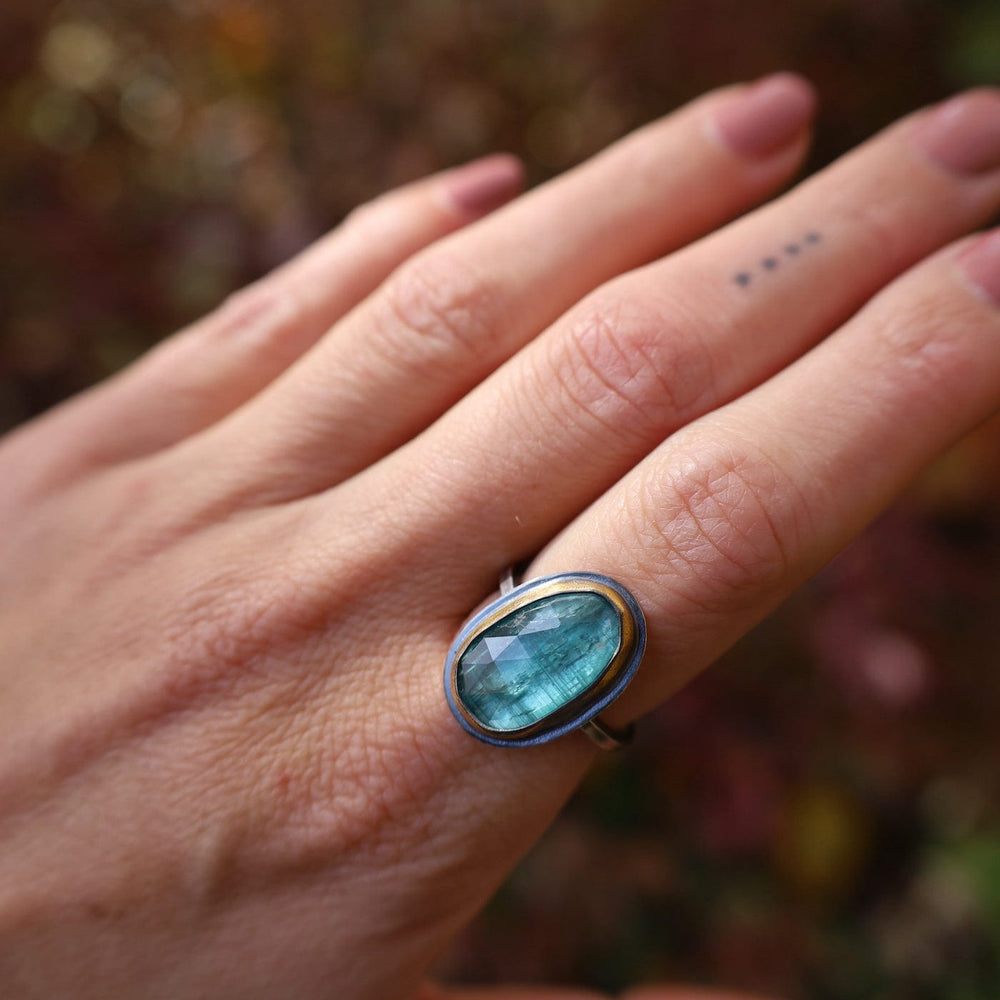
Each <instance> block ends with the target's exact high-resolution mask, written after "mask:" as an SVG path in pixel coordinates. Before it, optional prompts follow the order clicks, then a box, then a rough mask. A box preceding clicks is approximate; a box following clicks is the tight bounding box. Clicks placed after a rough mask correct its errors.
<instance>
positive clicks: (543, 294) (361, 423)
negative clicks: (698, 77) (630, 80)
mask: <svg viewBox="0 0 1000 1000" xmlns="http://www.w3.org/2000/svg"><path fill="white" fill-rule="evenodd" d="M812 106H813V98H812V93H811V90H810V89H809V88H808V86H807V85H806V84H805V83H804V82H803V81H801V80H799V79H798V78H796V77H790V76H787V75H783V76H780V77H778V78H776V79H772V80H770V81H765V82H764V83H761V84H758V85H757V86H756V87H749V88H745V87H744V88H736V89H735V90H734V89H728V90H726V91H723V92H721V93H716V94H712V95H709V97H707V98H704V99H701V100H699V101H696V102H695V103H694V104H693V105H691V106H689V107H687V108H685V109H683V110H682V111H680V112H678V113H676V114H675V115H672V116H670V117H669V118H667V119H666V120H664V121H662V122H658V123H656V124H654V125H651V126H648V127H647V128H645V129H643V130H641V131H640V132H638V133H637V134H635V135H633V136H631V137H629V138H627V139H625V140H624V141H622V142H620V143H619V144H617V145H616V146H614V147H612V148H611V149H610V150H608V151H606V152H605V153H603V154H601V155H600V156H598V157H596V158H595V159H594V160H593V161H591V162H589V163H587V164H585V165H584V166H582V167H580V168H578V169H577V170H575V171H572V172H570V173H569V174H567V175H566V176H565V177H562V178H560V179H558V180H556V181H554V182H552V183H551V184H548V185H545V186H544V187H543V188H541V189H539V190H538V191H536V192H533V193H532V194H530V195H528V196H527V197H525V198H522V199H520V200H519V201H517V202H515V203H514V204H513V205H511V206H509V207H508V208H507V209H506V210H505V211H503V212H501V213H498V214H497V215H496V216H495V217H493V218H492V219H490V220H489V221H488V222H487V223H486V224H484V225H481V226H477V227H474V228H473V229H470V230H469V231H468V232H466V233H464V234H459V235H457V236H455V237H452V238H451V239H449V240H445V241H442V242H440V243H438V244H436V245H435V246H434V247H431V248H430V249H428V250H427V251H425V252H424V253H422V254H419V255H417V256H416V257H415V258H414V259H413V260H411V261H410V262H409V263H408V264H407V265H406V266H404V267H403V268H401V269H400V270H399V271H398V272H397V273H396V274H395V275H394V276H393V278H392V279H391V280H390V281H389V282H388V283H387V284H386V286H385V287H384V288H383V289H381V290H380V291H379V292H378V293H377V294H376V295H375V296H374V297H373V298H372V299H370V300H369V302H368V303H366V304H364V305H363V306H362V307H361V308H360V309H358V310H356V311H355V312H354V313H353V314H352V315H351V316H350V317H348V318H347V319H346V320H345V322H344V323H343V324H341V325H340V326H339V327H338V329H337V330H336V331H334V332H333V333H332V334H331V336H330V337H328V338H326V339H325V340H324V342H323V343H322V344H320V345H319V346H318V347H317V349H316V350H315V351H313V352H312V353H311V354H310V355H309V356H308V357H307V358H304V359H303V361H302V362H301V363H300V364H299V365H297V366H296V367H294V368H293V369H292V370H290V371H289V372H288V373H287V375H286V376H285V377H284V378H283V379H281V380H280V381H278V382H277V383H275V385H274V386H273V387H272V388H271V389H270V390H269V391H268V392H267V393H265V394H263V395H262V396H261V397H260V398H259V399H258V400H256V401H255V402H254V404H253V405H252V406H250V407H247V408H246V409H245V410H244V411H243V412H242V413H240V414H237V415H236V417H235V419H234V420H233V421H231V422H229V423H228V425H227V426H224V427H221V428H219V433H218V434H215V435H213V442H212V443H213V444H214V446H215V449H216V451H217V452H219V453H223V454H225V455H227V456H228V458H227V461H233V460H234V456H235V460H236V461H238V460H239V457H238V449H237V448H236V447H235V444H236V442H242V441H246V440H253V441H255V442H257V445H256V447H255V448H254V450H253V451H252V452H249V453H246V461H247V463H248V468H247V476H248V478H249V479H250V480H251V481H252V482H255V483H256V482H259V481H261V479H262V476H261V472H262V470H266V472H267V479H266V482H263V483H262V484H261V486H262V489H265V490H268V491H274V490H279V491H280V493H279V494H278V495H279V496H281V497H290V496H298V495H301V494H303V493H308V492H310V491H313V490H316V489H322V488H325V487H327V486H329V485H331V484H332V483H334V482H336V481H338V480H340V479H343V478H345V477H346V476H348V475H350V474H352V473H354V472H355V471H357V470H358V469H359V468H362V467H364V466H365V465H367V464H369V463H371V462H372V461H374V460H375V459H377V458H379V457H380V456H382V455H384V454H385V453H387V452H388V451H390V450H392V449H393V448H394V447H396V446H397V445H399V444H400V443H402V442H403V441H405V440H406V439H407V438H409V437H411V436H412V435H413V434H415V433H416V432H417V431H419V430H421V429H422V428H423V427H425V426H426V425H427V424H428V423H430V422H431V421H432V420H433V419H434V418H435V417H437V416H438V415H439V414H440V413H441V412H442V411H443V410H445V409H446V408H447V407H448V406H449V405H451V404H452V403H454V401H455V400H456V399H458V398H460V397H461V396H462V395H463V394H464V393H465V392H467V391H468V390H469V389H470V388H471V387H472V386H473V385H475V384H476V383H477V382H478V381H480V380H481V379H482V378H483V377H484V376H485V375H486V374H488V373H489V372H490V371H491V370H492V369H493V368H494V367H495V366H496V365H497V364H498V363H499V362H501V361H503V360H504V359H505V358H507V357H508V356H509V355H511V354H512V353H513V352H515V351H516V350H518V349H519V348H520V347H521V346H523V345H524V344H525V343H526V342H527V341H529V340H530V339H531V338H532V337H534V336H535V335H536V334H537V333H538V331H539V330H541V329H542V328H543V327H544V326H545V325H546V324H547V323H549V322H551V321H552V320H553V319H554V318H555V317H556V316H557V315H559V313H561V312H562V311H563V310H564V309H566V308H567V307H568V306H570V305H571V304H572V303H574V302H575V301H577V300H578V299H579V298H580V297H581V296H582V295H584V294H586V293H587V292H588V291H590V290H591V289H592V288H593V287H594V286H595V285H597V284H599V283H600V282H601V281H603V280H605V279H607V278H609V277H611V276H612V275H615V274H618V273H620V272H621V271H623V270H626V269H628V268H630V267H634V266H635V265H637V264H639V263H642V262H644V261H647V260H650V259H652V258H654V257H656V256H657V255H659V254H661V253H663V252H665V251H667V250H670V249H672V248H674V247H677V246H680V245H683V244H685V243H687V242H688V241H689V240H691V239H692V238H694V237H696V236H698V235H700V234H702V233H703V232H705V231H706V230H709V229H712V228H713V227H715V226H716V225H718V224H719V223H721V222H723V221H725V220H726V219H728V218H729V217H731V216H732V215H734V214H735V213H738V212H740V211H741V210H743V209H745V208H746V207H747V206H749V205H751V204H753V203H754V202H756V201H757V200H759V199H760V198H761V197H762V196H764V195H765V194H767V193H769V192H770V191H772V190H773V189H774V188H775V186H776V185H778V184H780V183H781V182H783V181H784V180H785V179H787V177H788V176H789V175H790V173H791V172H792V170H793V169H794V168H795V166H796V165H797V164H798V162H799V161H800V159H801V156H802V154H803V151H804V149H805V145H806V141H807V136H806V133H805V128H806V124H807V121H808V119H809V117H810V115H811V111H812ZM345 428H349V429H350V431H349V433H345ZM333 441H335V442H336V446H335V447H331V442H333ZM269 495H270V494H269Z"/></svg>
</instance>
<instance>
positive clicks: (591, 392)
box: [561, 292, 714, 438]
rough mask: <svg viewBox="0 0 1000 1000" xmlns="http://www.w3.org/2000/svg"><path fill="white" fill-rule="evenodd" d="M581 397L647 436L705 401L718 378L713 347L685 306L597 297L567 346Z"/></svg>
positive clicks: (598, 413)
mask: <svg viewBox="0 0 1000 1000" xmlns="http://www.w3.org/2000/svg"><path fill="white" fill-rule="evenodd" d="M564 354H565V360H564V361H563V362H562V365H561V367H563V369H564V370H565V371H566V373H567V375H566V376H564V379H563V381H564V383H568V387H569V386H571V387H572V389H571V394H572V396H573V399H574V403H575V404H576V405H577V406H579V407H581V408H582V409H584V410H585V411H586V412H588V413H590V414H591V415H592V416H593V417H594V418H595V419H596V420H598V421H600V422H601V423H604V424H607V425H610V426H614V427H615V428H617V429H618V430H619V432H621V433H626V434H629V435H636V436H639V437H642V438H647V437H648V436H649V434H650V433H658V432H661V431H662V430H663V429H664V428H665V427H670V426H677V425H679V424H681V423H683V422H685V421H686V420H687V419H689V418H690V417H691V416H692V415H693V414H694V413H695V412H696V411H697V410H698V408H699V405H700V403H701V401H702V400H703V398H704V397H705V396H706V394H708V393H709V392H710V390H711V386H712V385H713V382H714V377H713V372H712V362H711V358H710V356H709V351H708V348H707V347H706V345H705V342H704V341H703V340H702V338H701V337H700V336H699V335H698V334H697V333H695V332H694V327H693V325H692V324H690V323H686V322H685V321H684V319H683V316H682V314H681V313H678V315H677V316H676V317H673V318H668V317H667V316H666V315H665V312H664V310H663V309H661V308H660V307H659V306H657V305H655V304H652V303H650V302H649V301H647V300H644V299H643V298H642V297H641V296H636V297H635V298H630V297H628V296H623V295H622V294H621V293H620V292H618V293H615V294H603V295H596V296H592V297H591V299H590V300H589V301H588V302H587V303H585V305H584V306H583V307H582V309H581V312H580V313H579V314H578V315H577V316H576V317H575V319H574V321H573V322H572V323H571V325H570V327H569V330H568V338H567V343H566V345H565V347H564Z"/></svg>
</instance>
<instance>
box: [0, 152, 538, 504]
mask: <svg viewBox="0 0 1000 1000" xmlns="http://www.w3.org/2000/svg"><path fill="white" fill-rule="evenodd" d="M522 185H523V170H522V167H521V164H520V161H518V160H517V159H516V158H515V157H513V156H507V155H502V154H501V155H496V156H490V157H486V158H485V159H482V160H477V161H475V162H473V163H470V164H467V165H466V166H464V167H460V168H457V169H455V170H450V171H446V172H445V173H442V174H437V175H435V176H433V177H430V178H427V179H424V180H421V181H417V182H415V183H412V184H409V185H407V186H405V187H402V188H399V189H397V190H395V191H391V192H389V193H388V194H385V195H382V196H381V197H379V198H377V199H375V200H374V201H372V202H370V203H369V204H367V205H364V206H362V207H361V208H359V209H357V210H355V211H354V212H353V213H352V214H351V215H350V216H348V218H347V219H346V220H345V222H344V223H343V224H342V225H341V226H339V227H338V228H337V229H336V230H334V231H333V232H332V233H330V234H329V235H328V236H326V237H325V238H324V239H322V240H320V241H319V242H318V243H316V244H314V245H313V246H312V247H310V248H309V249H308V250H306V251H304V252H303V253H302V254H300V255H299V256H298V257H296V258H295V259H293V260H292V261H290V262H289V263H288V264H285V265H283V266H282V267H280V268H278V269H277V270H276V271H274V272H272V273H271V274H269V275H268V276H266V277H265V278H263V279H261V280H260V281H258V282H256V283H254V284H253V285H250V286H249V287H247V288H245V289H244V290H242V291H240V292H238V293H236V294H235V295H234V296H232V297H231V298H230V299H229V300H227V301H226V302H225V303H224V304H223V305H222V306H221V307H220V308H219V309H217V310H216V311H215V312H214V313H212V314H210V315H209V316H207V317H206V318H205V319H203V320H201V321H200V322H198V323H195V324H194V325H193V326H191V327H189V328H188V329H186V330H184V331H183V332H181V333H179V334H177V335H176V336H174V337H171V338H170V339H168V340H166V341H165V342H164V343H162V344H161V345H159V347H157V348H156V349H155V350H153V351H152V352H151V353H150V354H148V355H147V356H146V357H145V358H143V359H141V360H140V361H138V362H137V363H136V364H134V365H133V366H131V367H130V368H128V369H126V370H125V371H124V372H122V373H121V374H120V375H118V376H116V377H115V378H113V379H111V380H110V381H108V382H106V383H104V384H102V385H100V386H98V387H96V388H95V389H92V390H90V391H89V392H87V393H84V394H83V395H81V396H79V397H77V398H75V399H73V400H71V401H69V402H68V403H65V404H63V405H62V406H60V407H58V408H57V409H55V410H54V411H52V412H51V413H50V414H48V415H46V416H45V417H43V418H41V419H40V420H37V421H35V422H34V423H32V424H29V425H27V426H26V427H25V428H23V429H22V430H21V431H20V432H17V433H15V434H14V435H12V436H11V437H10V438H8V440H7V441H6V442H5V445H4V448H3V449H2V454H3V455H4V458H5V459H6V462H7V468H8V469H10V467H11V465H10V463H11V462H12V461H13V462H15V463H16V464H17V465H18V466H19V468H18V472H20V473H23V476H21V475H18V477H17V478H18V479H19V480H20V481H21V483H22V486H23V485H26V483H25V478H30V480H31V481H32V482H33V483H34V484H35V485H36V486H42V487H43V488H44V486H45V485H47V484H50V483H52V482H53V481H63V480H66V479H70V478H73V477H74V476H76V475H78V474H80V473H83V472H86V471H87V470H88V469H91V468H94V467H99V466H103V465H108V464H112V463H115V462H121V461H127V460H129V459H132V458H138V457H141V456H143V455H148V454H151V453H152V452H154V451H158V450H160V449H162V448H165V447H168V446H169V445H172V444H175V443H176V442H178V441H180V440H182V439H183V438H185V437H188V436H190V435H192V434H194V433H196V432H198V431H200V430H202V429H204V428H205V427H207V426H209V425H210V424H212V423H214V422H215V421H217V420H219V419H221V418H222V417H223V416H225V415H226V414H228V413H230V412H231V411H232V410H234V409H236V408H237V407H238V406H240V405H241V404H242V403H244V402H246V401H247V400H248V399H250V398H251V397H253V396H254V395H255V394H256V393H258V392H259V391H260V390H261V389H262V388H264V386H266V385H267V384H268V383H269V382H271V381H272V380H273V379H274V378H276V377H277V376H278V375H280V374H281V372H282V371H284V370H285V368H287V367H288V366H289V365H290V364H291V363H292V362H293V361H295V360H296V359H298V358H299V357H300V356H301V355H302V354H304V353H305V352H306V351H307V350H308V349H309V348H310V347H311V346H312V345H313V344H314V343H315V342H316V341H317V340H319V338H320V337H321V336H322V335H323V334H324V333H325V332H326V331H327V330H328V329H329V328H330V327H331V326H332V325H333V324H335V323H336V322H337V320H339V319H340V318H341V317H342V316H344V315H345V314H346V313H347V312H348V311H350V310H351V309H352V308H353V307H354V306H355V305H357V304H358V303H359V302H360V301H361V300H362V299H364V298H365V297H366V296H368V295H369V294H370V293H371V292H372V291H374V289H375V288H377V287H378V286H379V285H380V284H381V283H382V282H383V281H384V280H385V279H386V278H387V277H388V275H389V274H390V273H391V272H392V271H393V270H395V268H396V267H397V266H398V265H399V264H401V263H402V262H403V261H404V260H406V259H407V258H408V257H410V256H412V255H413V254H414V253H416V252H417V251H418V250H420V249H422V248H423V247H425V246H427V245H429V244H430V243H433V242H434V241H435V240H437V239H440V238H441V237H443V236H446V235H448V234H449V233H450V232H453V231H454V230H457V229H460V228H461V227H462V226H464V225H467V224H468V223H470V222H473V221H475V220H476V219H478V218H480V217H481V216H483V215H485V214H487V213H488V212H490V211H492V210H493V209H494V208H498V207H499V206H500V205H502V204H504V203H505V202H507V201H509V200H510V198H511V197H513V196H514V195H516V194H517V193H519V192H520V190H521V188H522ZM40 456H49V457H48V458H47V459H46V458H44V457H40ZM19 459H23V461H19ZM12 478H13V476H12Z"/></svg>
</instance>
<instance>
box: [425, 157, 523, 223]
mask: <svg viewBox="0 0 1000 1000" xmlns="http://www.w3.org/2000/svg"><path fill="white" fill-rule="evenodd" d="M523 187H524V167H523V166H522V164H521V161H520V160H519V159H518V158H517V157H516V156H510V155H508V154H507V153H498V154H496V155H494V156H487V157H485V158H484V159H482V160H476V161H475V162H473V163H468V164H466V165H465V166H464V167H458V168H457V169H456V170H452V171H451V172H449V173H447V174H445V176H444V178H443V179H442V184H441V190H442V192H443V194H444V196H445V198H446V199H447V201H448V202H449V204H450V205H451V207H452V208H456V209H458V211H460V212H464V213H466V214H469V215H485V214H486V213H487V212H492V211H493V209H495V208H499V207H500V206H501V205H503V204H504V203H505V202H508V201H510V199H511V198H513V197H514V196H515V195H516V194H519V193H520V191H521V190H522V188H523Z"/></svg>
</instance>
